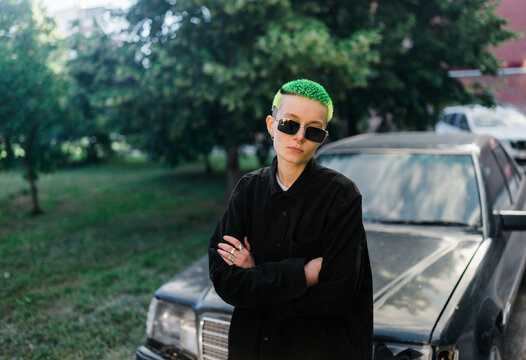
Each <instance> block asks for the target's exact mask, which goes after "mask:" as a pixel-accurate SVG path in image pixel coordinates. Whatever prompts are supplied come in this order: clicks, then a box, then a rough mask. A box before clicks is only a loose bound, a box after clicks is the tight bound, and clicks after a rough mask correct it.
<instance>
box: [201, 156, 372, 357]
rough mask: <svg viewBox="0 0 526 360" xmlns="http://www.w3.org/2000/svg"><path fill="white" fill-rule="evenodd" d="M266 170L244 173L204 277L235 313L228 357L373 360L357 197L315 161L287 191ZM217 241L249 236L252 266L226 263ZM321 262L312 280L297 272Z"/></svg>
mask: <svg viewBox="0 0 526 360" xmlns="http://www.w3.org/2000/svg"><path fill="white" fill-rule="evenodd" d="M276 169H277V159H276V158H275V159H274V161H273V163H272V166H270V167H267V168H264V169H260V170H256V171H254V172H251V173H249V174H247V175H245V176H244V177H243V178H241V180H240V181H239V183H238V184H237V186H236V188H235V190H234V192H233V193H232V196H231V198H230V202H229V205H228V208H227V210H226V212H225V213H224V215H223V217H222V218H221V220H220V222H219V224H218V225H217V228H216V230H215V232H214V234H213V236H212V238H211V241H210V247H209V260H210V277H211V279H212V281H213V283H214V287H215V289H216V291H217V293H218V294H219V296H221V298H223V300H225V301H226V302H227V303H229V304H232V305H234V306H235V309H234V313H233V315H232V321H231V325H230V333H229V359H232V360H238V359H239V360H252V359H254V360H255V359H258V360H263V359H273V360H277V359H283V360H285V359H286V360H291V359H353V360H362V359H371V353H372V327H373V316H372V314H373V310H372V276H371V268H370V263H369V255H368V251H367V243H366V237H365V231H364V228H363V223H362V211H361V195H360V193H359V192H358V189H357V188H356V185H355V184H354V183H353V182H352V181H351V180H349V179H348V178H346V177H345V176H343V175H341V174H339V173H337V172H335V171H333V170H330V169H327V168H325V167H323V166H320V165H318V164H316V161H315V160H314V159H311V161H310V162H309V163H308V164H307V166H306V168H305V170H304V171H303V172H302V174H301V175H300V176H299V178H298V179H297V180H296V181H295V182H294V184H293V185H292V186H291V187H290V188H289V189H288V191H283V190H282V189H281V188H280V187H279V184H278V183H277V181H276ZM224 235H231V236H234V237H236V238H237V239H239V240H241V241H242V240H243V238H244V236H247V237H248V241H249V242H250V245H251V251H252V255H253V257H254V260H255V263H256V266H255V267H253V268H250V269H243V268H240V267H237V266H235V265H233V266H229V265H228V264H226V263H225V261H224V260H223V259H222V258H221V257H220V255H219V254H218V253H217V248H218V244H219V242H222V241H223V236H224ZM320 256H321V257H323V263H322V268H321V271H320V274H319V283H318V285H316V286H313V287H309V288H308V287H307V284H306V279H305V272H304V266H305V264H306V263H307V262H308V261H309V260H312V259H314V258H317V257H320Z"/></svg>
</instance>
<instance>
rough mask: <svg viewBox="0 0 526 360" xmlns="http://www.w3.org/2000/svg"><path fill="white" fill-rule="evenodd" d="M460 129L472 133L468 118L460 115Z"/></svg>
mask: <svg viewBox="0 0 526 360" xmlns="http://www.w3.org/2000/svg"><path fill="white" fill-rule="evenodd" d="M458 127H459V128H460V129H462V130H464V131H470V129H469V124H468V119H467V118H466V115H464V114H459V119H458Z"/></svg>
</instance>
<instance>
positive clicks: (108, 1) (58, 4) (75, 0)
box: [39, 0, 134, 15]
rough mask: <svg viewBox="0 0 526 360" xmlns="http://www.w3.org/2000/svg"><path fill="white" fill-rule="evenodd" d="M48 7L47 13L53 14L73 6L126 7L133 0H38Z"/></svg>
mask: <svg viewBox="0 0 526 360" xmlns="http://www.w3.org/2000/svg"><path fill="white" fill-rule="evenodd" d="M39 1H40V2H41V3H42V4H44V6H45V7H46V8H47V9H48V13H49V14H50V15H53V14H54V13H55V12H56V11H58V10H63V9H66V8H71V7H75V6H76V5H78V6H79V7H81V8H92V7H97V6H106V7H111V8H122V9H126V8H128V7H129V6H130V5H131V4H132V3H133V2H134V1H133V0H68V1H64V0H39Z"/></svg>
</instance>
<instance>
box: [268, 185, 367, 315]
mask: <svg viewBox="0 0 526 360" xmlns="http://www.w3.org/2000/svg"><path fill="white" fill-rule="evenodd" d="M365 246H366V244H365V230H364V228H363V222H362V202H361V195H358V196H357V197H356V198H355V199H354V200H352V201H348V202H347V204H340V205H335V206H333V207H332V209H331V211H330V213H329V214H328V215H327V219H326V224H325V230H324V236H323V241H322V249H323V250H322V254H323V262H322V267H321V271H320V274H319V283H318V285H316V286H313V287H310V288H308V290H307V292H306V293H305V294H304V295H303V296H301V297H299V298H296V299H292V300H290V301H286V302H284V303H283V304H280V305H279V306H273V307H272V310H273V311H274V312H275V313H277V314H279V315H282V316H338V315H341V314H343V313H346V312H348V311H349V310H350V309H351V308H352V307H353V305H354V303H355V301H356V298H357V296H358V293H359V291H360V288H361V283H362V278H363V273H364V269H363V267H364V266H369V265H368V264H369V261H364V258H363V257H364V256H367V255H366V254H367V252H366V251H364V247H365ZM371 296H372V294H371Z"/></svg>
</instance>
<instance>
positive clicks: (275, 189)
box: [269, 156, 317, 199]
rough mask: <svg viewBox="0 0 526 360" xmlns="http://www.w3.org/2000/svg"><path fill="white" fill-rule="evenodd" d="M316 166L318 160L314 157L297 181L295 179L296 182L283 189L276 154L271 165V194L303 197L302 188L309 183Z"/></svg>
mask: <svg viewBox="0 0 526 360" xmlns="http://www.w3.org/2000/svg"><path fill="white" fill-rule="evenodd" d="M316 166H317V165H316V160H315V159H314V157H313V158H312V159H310V160H309V162H308V163H307V166H305V169H303V172H302V173H301V175H300V176H299V177H298V178H297V179H296V181H294V184H292V186H291V187H289V189H288V190H287V191H283V190H282V189H281V187H280V186H279V184H278V182H277V179H276V176H277V171H278V157H277V156H275V157H274V159H273V160H272V165H270V173H269V177H270V179H269V185H270V189H269V190H270V195H276V194H284V195H287V196H291V197H294V198H296V199H299V198H300V197H301V189H303V188H304V187H305V184H306V183H308V179H309V178H310V174H311V173H312V172H313V171H314V170H315V169H316Z"/></svg>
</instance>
